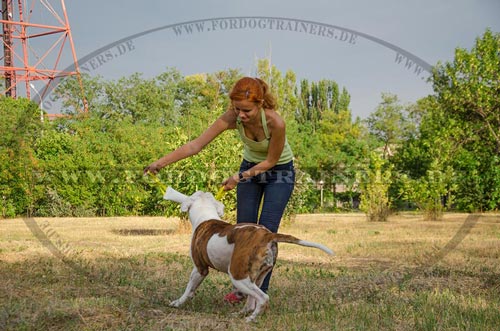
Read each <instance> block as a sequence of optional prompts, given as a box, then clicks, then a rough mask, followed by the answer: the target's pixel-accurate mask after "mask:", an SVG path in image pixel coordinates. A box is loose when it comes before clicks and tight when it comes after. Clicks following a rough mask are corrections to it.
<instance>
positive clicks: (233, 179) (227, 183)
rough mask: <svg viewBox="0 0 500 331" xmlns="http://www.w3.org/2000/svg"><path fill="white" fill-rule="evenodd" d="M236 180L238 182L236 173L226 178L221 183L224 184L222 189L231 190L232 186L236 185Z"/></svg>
mask: <svg viewBox="0 0 500 331" xmlns="http://www.w3.org/2000/svg"><path fill="white" fill-rule="evenodd" d="M238 182H239V179H238V175H237V174H236V175H234V176H231V177H229V178H228V179H226V180H225V181H223V182H222V185H223V186H224V191H230V190H232V189H233V188H235V187H236V185H237V184H238Z"/></svg>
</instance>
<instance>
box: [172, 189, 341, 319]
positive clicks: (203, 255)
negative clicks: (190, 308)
mask: <svg viewBox="0 0 500 331" xmlns="http://www.w3.org/2000/svg"><path fill="white" fill-rule="evenodd" d="M164 199H166V200H171V201H175V202H178V203H180V204H181V211H187V212H188V213H189V219H190V221H191V225H192V228H193V235H192V240H191V259H192V260H193V262H194V268H193V271H192V272H191V276H190V278H189V283H188V285H187V287H186V290H185V292H184V294H183V295H182V296H181V297H180V298H179V299H177V300H175V301H172V302H171V303H170V306H172V307H180V306H181V305H182V304H184V303H185V302H186V301H187V300H188V299H189V298H191V297H192V296H193V295H194V293H195V291H196V289H197V288H198V286H199V285H200V283H201V282H202V281H203V279H204V278H205V277H206V276H207V274H208V270H209V268H213V269H216V270H219V271H222V272H225V273H227V274H229V277H230V278H231V282H232V283H233V286H234V287H235V288H236V289H237V290H238V291H240V292H242V293H244V294H246V295H247V296H248V299H247V303H246V305H245V307H244V308H243V310H242V313H244V314H247V313H250V312H252V314H251V315H250V316H248V317H247V319H246V320H247V322H251V321H254V320H255V318H256V317H257V316H258V315H259V313H261V312H262V311H263V309H264V308H265V307H266V305H267V304H268V301H269V296H268V295H267V294H266V293H264V292H263V291H262V290H260V288H259V287H260V285H261V284H262V282H263V280H264V278H265V276H266V275H267V274H268V273H269V272H270V271H271V270H272V268H273V266H274V264H275V262H276V256H277V243H278V242H286V243H292V244H297V245H302V246H308V247H315V248H319V249H321V250H323V251H325V252H326V253H328V254H333V252H332V251H331V250H330V249H329V248H327V247H325V246H323V245H320V244H317V243H313V242H309V241H304V240H300V239H298V238H295V237H293V236H290V235H285V234H278V233H272V232H271V231H269V230H267V229H266V228H265V227H263V226H261V225H257V224H254V223H239V224H236V225H232V224H229V223H227V222H224V221H222V220H221V219H220V217H222V216H223V214H224V205H223V204H222V203H221V202H219V201H217V200H216V199H215V198H214V196H213V195H212V194H211V193H206V192H202V191H198V192H196V193H194V194H193V195H191V196H186V195H184V194H182V193H179V192H177V191H176V190H174V189H172V188H171V187H169V188H168V189H167V191H166V193H165V195H164Z"/></svg>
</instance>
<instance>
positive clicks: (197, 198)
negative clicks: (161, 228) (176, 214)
mask: <svg viewBox="0 0 500 331" xmlns="http://www.w3.org/2000/svg"><path fill="white" fill-rule="evenodd" d="M193 209H197V210H200V211H201V210H203V211H205V212H209V211H210V210H213V211H214V212H215V213H216V214H217V215H218V216H219V217H222V216H224V204H222V202H220V201H217V200H216V199H215V198H214V196H213V195H212V193H209V192H203V191H197V192H195V193H194V194H193V195H191V196H190V197H187V198H186V199H184V201H182V203H181V211H184V212H187V211H191V210H193ZM214 216H215V215H214Z"/></svg>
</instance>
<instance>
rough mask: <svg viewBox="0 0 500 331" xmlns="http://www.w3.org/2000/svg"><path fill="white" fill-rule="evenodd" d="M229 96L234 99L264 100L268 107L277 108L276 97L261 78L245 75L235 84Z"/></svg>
mask: <svg viewBox="0 0 500 331" xmlns="http://www.w3.org/2000/svg"><path fill="white" fill-rule="evenodd" d="M229 98H230V99H231V100H233V101H242V100H248V101H251V102H255V103H260V102H262V106H263V107H264V108H266V109H276V99H275V98H274V96H273V95H272V94H271V92H270V91H269V86H268V85H267V84H266V82H264V81H263V80H262V79H260V78H252V77H243V78H241V79H240V80H239V81H237V82H236V84H234V86H233V89H232V90H231V93H229Z"/></svg>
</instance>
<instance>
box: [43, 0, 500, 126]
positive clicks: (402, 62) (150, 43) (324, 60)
mask: <svg viewBox="0 0 500 331" xmlns="http://www.w3.org/2000/svg"><path fill="white" fill-rule="evenodd" d="M65 5H66V9H67V13H68V17H69V21H70V25H71V31H72V37H73V41H74V45H75V52H76V55H77V58H78V59H79V63H80V68H81V71H82V72H85V73H87V74H90V75H92V76H101V77H102V78H104V79H109V80H115V79H119V78H120V77H124V76H128V75H130V74H132V73H141V74H142V75H143V77H145V78H151V77H154V76H156V75H159V74H160V73H162V72H165V71H166V70H167V69H168V68H176V69H177V70H179V71H180V72H181V73H182V74H184V75H192V74H196V73H211V72H216V71H219V70H225V69H229V68H234V69H240V70H241V72H242V73H243V74H245V75H250V76H254V75H255V69H256V62H257V60H258V59H262V58H268V59H270V61H271V63H272V64H273V65H275V66H276V67H277V68H278V69H279V70H281V71H282V72H286V71H287V70H292V71H294V72H295V74H296V75H297V79H298V80H300V79H308V80H309V81H317V80H320V79H330V80H334V81H336V82H337V83H338V84H339V86H340V87H341V88H344V87H345V88H346V89H347V91H348V92H349V93H350V95H351V104H350V106H351V111H352V114H353V117H354V118H355V117H360V118H366V117H367V116H368V115H369V114H370V113H371V112H373V111H374V110H375V108H376V107H377V105H378V104H379V103H380V101H381V94H382V93H393V94H396V95H398V97H399V99H400V100H401V102H402V103H403V104H409V103H411V102H415V101H416V100H418V99H419V98H422V97H425V96H426V95H429V94H431V93H432V86H431V85H430V83H429V82H428V81H427V78H428V76H429V68H430V66H433V65H435V64H436V63H437V62H438V61H441V62H445V61H452V60H453V56H454V50H455V48H457V47H462V48H467V49H470V48H471V47H472V46H473V45H474V42H475V39H476V38H477V37H479V36H481V35H482V34H483V33H484V31H485V30H486V28H490V29H491V30H493V31H495V32H500V1H499V0H421V1H409V0H379V1H373V0H363V1H361V0H353V1H346V0H344V1H339V0H328V1H327V0H307V1H304V0H302V1H299V0H287V1H276V0H253V1H224V0H213V1H208V0H206V1H202V0H182V1H171V0H144V1H137V0H133V1H132V0H107V1H104V0H85V1H77V0H66V1H65ZM33 17H34V18H36V16H33ZM40 17H41V18H43V17H45V16H44V14H42V15H41V16H40ZM182 23H186V24H182ZM160 27H164V28H163V29H159V30H157V31H153V32H149V33H146V32H147V31H148V30H150V29H155V28H160ZM141 32H144V34H142V35H140V36H137V37H134V35H136V34H140V33H141ZM100 49H102V51H101V52H100V51H99V50H100ZM64 61H66V63H64V65H66V64H67V65H70V64H71V58H70V57H68V58H65V59H63V62H64ZM64 65H63V66H64ZM49 106H51V105H50V104H49V103H47V105H46V106H45V107H46V108H47V111H48V112H55V111H56V109H50V107H49Z"/></svg>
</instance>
